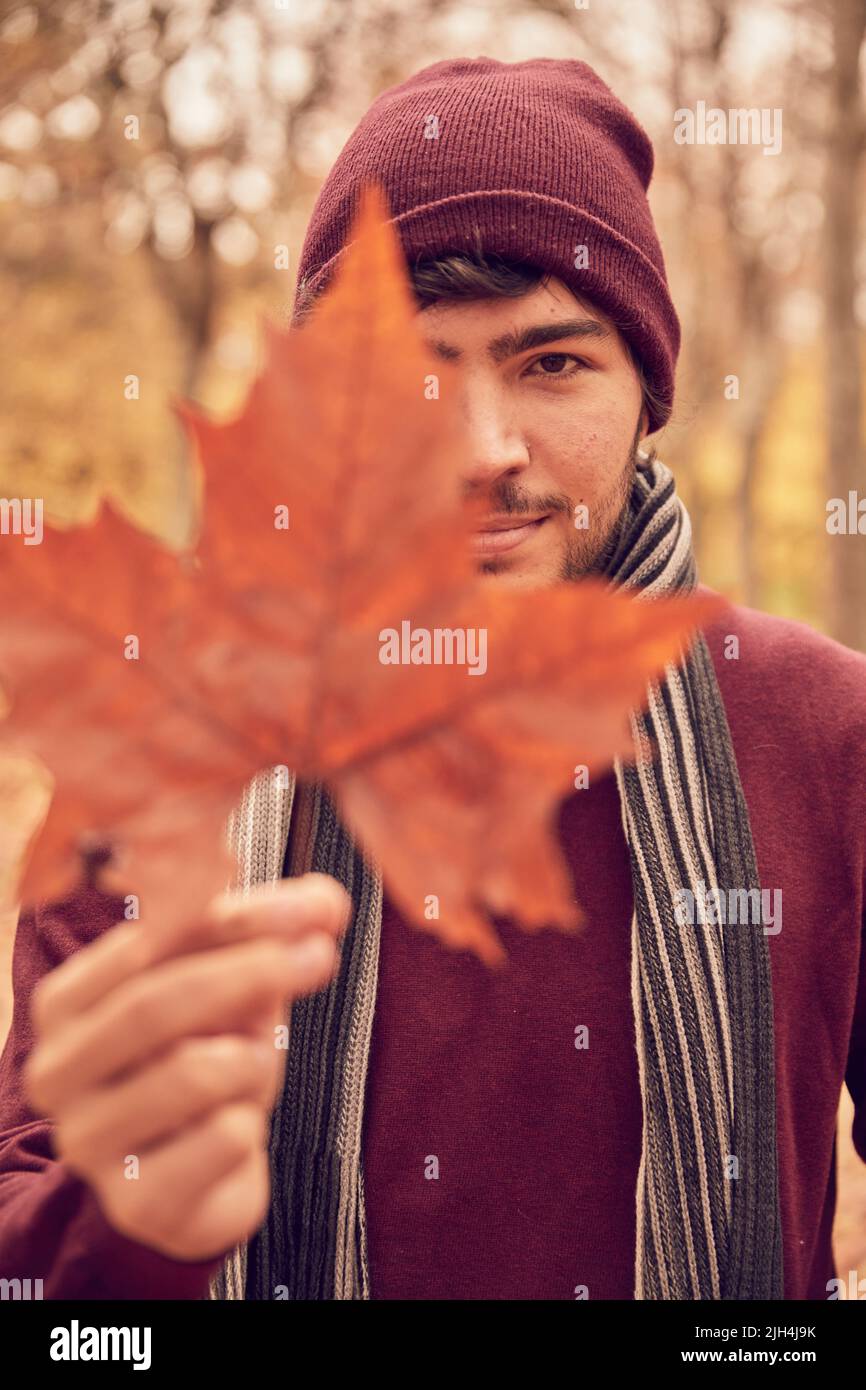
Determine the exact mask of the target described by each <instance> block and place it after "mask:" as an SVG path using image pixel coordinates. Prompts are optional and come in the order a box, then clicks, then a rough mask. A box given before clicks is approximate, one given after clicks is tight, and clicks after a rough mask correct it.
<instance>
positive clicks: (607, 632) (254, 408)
mask: <svg viewBox="0 0 866 1390" xmlns="http://www.w3.org/2000/svg"><path fill="white" fill-rule="evenodd" d="M386 218H387V211H386V209H385V206H384V203H383V201H382V197H381V195H380V194H379V193H378V192H377V191H376V190H370V191H369V192H368V194H367V196H366V198H365V199H364V202H363V205H362V207H361V210H360V213H359V216H358V219H357V221H356V224H355V227H354V229H353V232H354V240H353V241H352V242H351V244H350V246H349V247H348V249H347V250H346V252H345V254H344V256H343V257H342V258H341V259H342V264H341V267H340V270H339V272H338V273H337V275H336V277H335V280H334V283H333V284H332V286H331V287H330V288H329V289H328V291H327V293H326V294H325V295H324V296H323V297H322V299H321V301H320V303H319V304H318V305H317V308H316V311H315V313H314V314H313V315H312V317H311V319H310V321H309V322H308V323H307V324H306V325H305V326H304V327H303V328H302V329H300V330H298V329H295V330H291V331H288V332H286V331H282V330H278V329H276V328H272V327H271V328H268V330H267V362H266V365H265V367H264V370H263V371H262V373H261V375H260V376H259V377H258V379H257V380H256V381H255V382H254V384H253V386H252V388H251V390H250V393H249V396H248V399H247V401H246V404H245V406H244V409H243V410H242V411H241V413H240V414H239V415H238V416H237V418H236V419H234V420H232V421H230V422H228V423H217V422H214V421H212V420H210V419H208V418H207V417H206V416H205V415H203V414H202V413H201V412H200V411H198V410H196V409H194V408H192V407H190V406H184V407H182V408H181V413H182V416H183V418H184V420H185V423H186V425H187V427H188V429H189V431H190V434H191V436H192V438H193V440H194V442H195V446H196V451H197V454H198V457H199V460H200V463H201V466H202V468H203V470H204V474H205V489H204V504H203V514H202V518H201V523H200V529H199V534H198V537H197V544H196V549H195V553H194V554H192V553H177V552H173V551H171V550H169V549H168V548H167V547H165V546H164V545H162V544H160V543H159V542H158V541H156V540H153V539H152V538H150V537H148V536H146V535H144V534H142V533H140V532H138V531H136V530H135V529H134V528H133V527H131V526H130V525H128V524H127V523H126V522H125V521H124V520H123V519H122V518H121V517H120V516H119V515H118V514H117V513H116V512H115V511H114V510H113V509H112V508H110V507H108V506H105V507H103V509H102V511H101V512H100V514H99V515H98V517H97V518H96V520H95V521H94V522H93V523H92V524H91V525H90V526H85V527H80V528H77V529H75V530H72V531H60V530H55V529H53V528H49V529H48V530H47V531H46V533H45V538H44V541H43V543H42V544H41V545H39V546H33V547H27V546H24V545H22V544H21V543H20V542H17V543H15V542H16V541H17V538H9V537H6V538H4V539H3V543H2V546H0V603H2V604H3V609H4V617H3V620H2V623H0V668H2V669H0V673H2V676H3V679H4V681H5V684H6V688H7V690H8V692H9V693H10V695H11V698H12V705H11V713H10V715H9V718H8V723H7V732H8V733H10V734H13V735H15V737H16V739H17V741H18V743H19V745H22V744H23V745H24V746H26V747H27V748H29V749H31V750H32V751H34V752H35V753H37V754H38V756H39V757H40V758H41V759H42V760H43V761H44V763H45V764H46V765H47V766H48V767H49V768H50V770H51V772H52V774H53V775H54V778H55V783H56V787H55V794H54V800H53V802H52V805H51V808H50V811H49V814H48V817H47V820H46V824H45V826H44V829H43V831H42V833H41V835H40V836H39V838H38V841H37V843H36V846H35V849H34V850H33V853H32V856H31V858H30V861H29V864H28V866H27V870H26V873H25V877H24V882H23V884H22V894H23V896H24V898H25V900H30V899H32V898H34V897H41V898H46V897H48V898H50V897H53V896H55V895H56V894H58V893H59V892H62V891H64V890H65V889H67V888H68V887H69V885H70V882H71V881H72V880H74V878H75V876H76V875H77V874H78V873H79V872H80V855H81V844H82V835H83V834H84V833H85V832H86V833H87V834H89V835H90V836H91V837H95V838H96V839H97V840H98V839H100V838H102V839H106V840H109V841H110V842H111V844H112V846H114V847H115V850H117V849H118V848H119V849H120V850H121V851H122V854H120V855H119V856H118V855H117V854H116V855H115V860H114V861H113V862H112V863H111V864H110V865H109V866H107V869H106V870H105V872H104V877H103V882H104V884H105V886H106V887H109V888H113V889H115V890H116V891H119V892H135V893H136V895H137V896H138V897H139V900H140V905H141V913H142V916H143V917H144V918H145V919H146V920H147V921H148V923H149V924H153V926H154V927H158V925H159V924H160V923H164V924H166V925H170V924H171V923H173V922H175V921H177V920H178V919H180V918H183V917H185V916H186V915H188V914H189V913H190V912H192V911H195V910H196V909H197V908H200V907H201V906H202V904H203V903H204V901H205V900H206V898H207V897H208V896H209V895H210V893H211V892H213V891H216V890H217V889H219V888H220V887H222V886H223V884H224V882H225V881H226V879H227V877H228V873H229V868H230V866H229V864H228V862H227V857H226V854H225V850H224V848H223V834H222V831H223V825H224V821H225V817H226V815H227V814H228V812H229V810H230V809H231V807H232V805H233V804H234V803H235V801H236V799H237V797H238V795H239V793H240V790H241V789H242V787H243V785H244V784H245V783H246V781H247V780H248V779H249V778H250V777H251V776H252V775H253V774H254V773H255V772H257V771H259V770H260V769H261V768H263V767H268V766H273V765H275V764H276V765H279V764H284V765H286V766H289V767H291V768H292V769H293V770H294V771H295V772H296V773H297V774H298V776H299V777H302V778H307V779H313V778H320V779H322V780H325V781H326V782H327V783H328V785H329V787H330V788H331V790H332V791H333V793H334V795H335V798H336V801H337V803H338V806H339V808H340V810H341V814H342V815H343V816H344V818H345V820H346V823H347V824H348V826H349V828H350V829H351V830H352V831H353V833H354V834H355V835H356V837H357V839H358V841H359V843H360V845H361V847H362V848H363V849H364V851H365V852H366V853H367V854H368V855H370V856H371V857H372V858H373V859H375V860H376V861H378V863H379V864H380V865H381V867H382V870H383V873H384V876H385V880H386V883H387V885H388V888H389V891H390V893H391V895H392V897H393V899H394V901H395V902H396V904H397V905H398V907H399V908H400V910H401V911H402V912H403V914H404V915H405V916H406V917H407V918H408V919H409V920H410V921H412V922H414V923H416V924H418V925H421V926H424V927H425V928H427V929H429V930H432V931H434V932H436V933H437V934H438V935H439V936H440V937H441V938H442V939H443V940H444V941H445V942H447V943H448V944H449V945H451V946H453V947H463V948H471V949H474V950H476V951H477V952H478V953H479V954H480V955H481V956H482V957H483V958H484V959H486V960H488V961H489V962H491V963H494V962H497V961H500V960H501V959H502V958H503V952H502V947H501V944H500V942H499V939H498V937H497V935H496V933H495V931H494V929H493V927H492V925H491V922H490V915H491V914H499V915H510V916H513V917H514V918H515V919H517V920H518V921H520V922H521V923H522V924H523V925H524V926H525V927H526V928H528V929H537V928H539V927H542V926H544V925H555V926H559V927H561V928H562V929H565V930H573V929H575V928H576V926H577V925H578V923H579V920H580V914H579V911H578V909H577V905H576V903H575V901H574V892H573V886H572V884H571V880H570V876H569V872H568V869H567V866H566V865H565V863H564V861H563V859H562V856H561V853H560V850H559V846H558V843H557V841H556V836H555V833H554V821H555V812H556V809H557V806H558V804H559V802H560V801H561V800H562V798H563V796H564V795H565V794H566V793H567V792H568V791H569V790H570V788H571V786H572V778H573V769H574V767H575V765H576V764H586V765H587V766H588V768H589V769H590V772H591V773H592V772H593V771H597V770H599V769H601V768H604V767H606V766H609V765H610V764H611V762H612V761H613V759H614V758H615V757H618V756H627V755H628V754H629V752H630V751H631V740H630V735H629V723H628V713H629V711H630V710H631V709H632V708H633V707H635V706H639V705H641V704H642V703H643V702H644V699H645V696H646V686H647V681H648V680H650V679H652V678H655V677H656V676H658V675H659V674H660V673H661V672H662V671H663V668H664V667H665V665H666V664H667V663H668V662H670V661H672V660H674V659H676V658H677V657H678V655H679V654H680V651H681V646H682V643H683V641H684V640H685V639H686V638H687V636H688V634H689V633H690V632H691V631H692V630H693V629H694V628H696V627H697V626H699V625H700V624H701V623H702V622H703V621H704V620H705V619H706V618H707V617H708V616H709V614H710V613H713V612H715V611H716V610H717V608H718V606H719V600H717V599H696V598H687V597H680V598H672V599H666V600H658V601H654V602H651V603H641V602H636V601H635V600H634V599H633V598H631V597H629V596H627V595H626V594H624V593H621V592H617V591H616V590H614V589H612V588H611V587H610V586H608V585H605V584H603V583H601V582H600V581H595V582H591V581H584V582H581V583H577V584H575V583H562V584H558V585H556V586H553V587H551V588H547V589H543V590H540V591H534V592H526V591H515V590H511V589H500V588H497V587H496V585H495V584H491V583H490V582H483V581H482V580H481V579H480V577H479V576H478V574H477V572H476V570H475V567H474V565H473V561H472V556H471V550H470V545H469V538H470V535H471V532H472V523H473V516H472V511H471V509H470V508H469V507H468V506H467V505H466V503H465V501H464V500H463V495H462V489H461V485H460V478H461V462H462V460H463V458H464V457H465V448H466V443H465V436H464V433H463V428H462V424H461V419H460V412H459V409H458V405H457V400H458V393H457V390H456V389H455V388H456V373H455V372H454V369H453V368H449V366H448V364H443V363H441V362H438V361H434V359H433V358H432V357H431V355H430V353H429V350H428V349H427V347H426V346H425V344H424V343H423V341H422V339H421V337H420V335H419V333H418V331H417V327H416V324H415V319H416V313H417V310H416V307H415V304H414V301H413V299H412V295H411V291H410V287H409V283H408V278H407V275H406V270H405V264H404V262H403V258H402V253H401V251H400V247H399V243H398V241H397V239H396V236H395V234H394V232H393V230H392V229H391V227H390V226H389V225H388V224H387V221H386ZM434 372H435V375H436V376H437V377H438V379H439V383H440V389H439V392H438V395H436V394H435V393H434V399H429V398H428V397H429V395H430V394H431V393H428V392H425V383H426V382H428V381H429V379H430V375H431V373H434ZM404 623H408V624H409V625H410V629H411V631H414V632H424V633H427V634H434V633H443V632H446V631H447V632H451V633H452V634H453V633H457V632H463V633H466V632H468V631H470V630H471V631H474V632H475V633H482V632H483V633H484V634H485V637H486V654H487V655H486V670H485V671H484V673H483V674H478V675H477V676H476V678H475V679H472V678H471V677H469V669H468V667H467V665H466V664H465V663H464V664H461V663H460V662H454V661H452V662H449V661H448V660H447V658H446V659H443V660H442V661H440V662H439V663H435V662H434V663H427V662H418V663H412V662H411V661H410V662H408V663H407V662H404V661H398V662H397V663H396V664H385V663H384V662H383V660H382V659H381V653H382V643H383V634H384V633H385V632H387V631H388V630H393V631H395V632H402V631H403V624H404ZM404 654H405V653H404ZM431 896H435V898H436V899H438V904H439V917H438V919H436V920H432V921H428V920H426V918H425V917H424V906H425V902H426V901H429V899H430V897H431Z"/></svg>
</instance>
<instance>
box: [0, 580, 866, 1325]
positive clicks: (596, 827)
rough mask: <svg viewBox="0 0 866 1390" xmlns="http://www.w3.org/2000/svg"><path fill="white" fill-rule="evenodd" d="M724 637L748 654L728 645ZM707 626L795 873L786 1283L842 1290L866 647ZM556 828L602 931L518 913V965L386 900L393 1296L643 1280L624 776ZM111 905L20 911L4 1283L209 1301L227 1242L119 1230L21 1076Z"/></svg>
mask: <svg viewBox="0 0 866 1390" xmlns="http://www.w3.org/2000/svg"><path fill="white" fill-rule="evenodd" d="M728 633H736V634H737V635H738V636H739V639H740V655H739V659H738V660H727V659H725V657H724V655H723V650H724V638H725V636H726V634H728ZM706 636H707V639H708V642H709V645H710V650H711V652H712V656H713V660H714V663H715V668H716V674H717V676H718V680H719V685H720V688H721V691H722V695H723V698H724V702H725V707H726V709H727V713H728V719H729V722H730V725H731V730H732V734H733V741H734V747H735V751H736V755H737V760H738V764H739V768H740V775H741V778H742V782H743V788H744V791H745V795H746V800H747V803H748V806H749V811H750V817H751V823H752V832H753V837H754V841H755V849H756V854H757V860H758V869H759V872H760V877H761V883H762V885H763V887H764V888H769V889H771V890H772V889H775V888H779V889H781V890H782V907H783V913H782V930H781V932H780V933H779V934H778V935H769V936H768V938H767V939H768V941H769V946H770V958H771V968H772V978H773V997H774V1018H775V1039H776V1089H777V1102H776V1122H777V1127H778V1153H779V1172H780V1184H781V1207H782V1227H783V1237H784V1260H785V1297H786V1298H788V1299H803V1298H818V1299H825V1298H826V1297H827V1288H826V1285H827V1281H828V1280H829V1279H831V1278H833V1277H834V1276H835V1273H836V1271H835V1269H834V1264H833V1257H832V1251H831V1231H832V1223H833V1213H834V1205H835V1129H836V1114H837V1107H838V1102H839V1095H840V1090H841V1087H842V1084H843V1082H845V1081H847V1084H848V1087H849V1089H850V1091H851V1094H852V1097H853V1099H854V1102H855V1107H856V1108H855V1121H854V1142H855V1144H856V1146H857V1150H858V1152H859V1154H860V1156H861V1157H862V1158H863V1159H864V1161H866V952H864V951H863V949H862V941H863V927H864V915H866V914H864V898H866V817H864V806H866V658H864V657H863V656H860V655H857V654H855V653H853V652H850V651H848V650H847V649H846V648H843V647H840V646H839V645H838V644H836V643H833V642H830V641H828V640H827V639H825V638H823V637H821V636H819V635H818V634H816V633H814V632H812V631H811V630H810V629H808V628H806V627H803V626H802V625H800V624H796V623H790V622H784V621H782V620H780V619H776V618H772V617H768V616H767V615H764V614H760V613H756V612H753V611H751V610H749V609H744V608H735V609H734V610H732V611H730V612H728V613H726V614H724V615H723V617H722V619H721V620H720V621H719V622H718V623H717V624H716V625H715V626H714V627H712V628H709V629H708V630H707V633H706ZM560 825H561V831H562V836H563V842H564V846H565V849H566V852H567V854H568V858H569V862H570V864H571V866H572V870H573V874H574V881H575V887H576V891H577V894H578V896H579V899H580V901H581V903H582V904H583V906H584V908H585V910H586V913H587V918H588V920H587V926H586V929H585V931H584V934H583V935H582V937H580V938H567V937H564V936H560V935H557V934H556V933H553V932H545V933H543V934H542V935H540V936H538V937H536V938H532V937H529V936H524V935H523V934H522V933H521V932H520V931H518V930H515V929H508V930H507V931H506V933H505V937H506V944H507V947H508V951H509V957H510V959H509V964H508V968H507V970H506V971H505V972H503V973H502V974H501V975H494V974H492V973H491V972H489V971H488V970H486V968H485V967H483V966H482V965H481V964H480V963H479V962H478V961H477V960H475V959H474V957H472V956H469V955H467V954H465V953H460V954H453V953H451V952H448V951H446V950H445V949H444V948H443V947H441V946H440V945H439V944H438V943H437V942H436V941H435V940H433V939H432V938H431V937H428V936H426V935H425V934H423V933H421V932H417V931H415V930H412V929H411V928H409V927H407V926H406V924H405V923H404V922H403V921H402V920H401V919H400V917H399V916H398V915H397V913H396V912H395V911H394V909H393V907H392V905H391V904H390V903H389V902H388V901H387V899H386V904H385V914H384V922H383V936H382V957H381V974H380V984H379V994H378V1003H377V1010H376V1017H375V1022H374V1035H373V1049H372V1056H371V1062H370V1071H369V1077H368V1088H367V1108H366V1117H365V1129H364V1176H365V1190H366V1198H367V1216H368V1226H369V1242H370V1268H371V1280H372V1293H373V1297H374V1298H384V1299H393V1298H401V1297H403V1298H419V1299H435V1298H466V1299H479V1298H525V1299H539V1298H552V1299H573V1298H574V1296H575V1295H574V1290H575V1287H576V1286H577V1285H586V1286H587V1288H588V1292H589V1297H590V1298H591V1299H615V1298H622V1299H627V1298H631V1296H632V1291H633V1277H634V1261H635V1189H636V1185H637V1169H638V1162H639V1158H640V1141H641V1119H642V1108H641V1098H640V1088H639V1083H638V1071H637V1056H636V1052H635V1046H634V1025H633V1018H632V1005H631V998H630V992H629V946H630V943H629V926H630V919H631V911H632V897H631V878H630V871H629V862H628V853H627V850H626V846H625V842H624V839H623V834H622V826H621V820H620V809H619V798H618V794H617V789H616V784H615V781H614V779H613V776H612V775H608V776H606V777H604V778H601V779H599V780H598V781H597V782H596V784H595V785H594V786H592V787H591V788H589V789H588V790H586V791H581V792H576V793H574V794H573V795H572V796H571V797H570V798H569V800H568V801H566V803H565V804H564V806H563V809H562V813H561V818H560ZM111 920H112V918H111V915H110V913H109V912H108V911H107V907H106V900H104V899H101V898H99V897H98V896H96V895H90V897H89V898H87V897H82V898H79V899H77V900H76V901H74V902H71V903H67V904H65V905H61V906H60V907H54V908H51V909H41V910H40V911H39V912H38V913H37V914H36V917H35V920H34V918H33V915H32V914H26V915H24V916H23V917H22V920H21V923H20V925H19V929H18V938H17V940H16V948H15V959H14V987H15V1007H14V1015H13V1022H12V1029H11V1033H10V1036H9V1040H8V1042H7V1046H6V1048H5V1050H4V1053H3V1056H2V1059H0V1277H7V1278H14V1277H16V1276H17V1277H19V1278H24V1277H27V1276H28V1275H29V1276H30V1277H32V1278H36V1277H42V1278H43V1279H44V1281H45V1284H44V1293H45V1296H46V1297H49V1298H52V1297H53V1298H59V1297H92V1298H108V1297H136V1296H137V1297H176V1298H193V1297H200V1296H202V1295H203V1294H205V1293H206V1288H207V1279H208V1276H209V1274H210V1273H211V1272H212V1271H213V1270H214V1269H216V1268H217V1266H218V1264H219V1261H218V1260H211V1261H207V1262H204V1263H201V1264H195V1265H193V1264H183V1263H180V1262H177V1261H173V1260H170V1259H167V1258H164V1257H163V1256H160V1255H158V1254H156V1253H155V1252H154V1251H150V1250H148V1249H146V1248H145V1247H143V1246H140V1245H138V1244H136V1243H135V1242H131V1241H128V1240H126V1239H125V1238H124V1237H122V1236H120V1235H118V1234H116V1233H114V1232H113V1231H112V1229H111V1227H110V1226H109V1225H108V1223H107V1222H106V1221H105V1220H104V1219H103V1217H102V1215H101V1213H100V1211H99V1207H98V1205H97V1203H96V1201H95V1198H94V1197H93V1195H92V1194H91V1193H90V1192H89V1190H88V1189H87V1188H86V1187H85V1185H84V1184H83V1183H81V1182H80V1181H79V1180H78V1179H77V1178H75V1177H74V1176H73V1175H72V1174H70V1173H68V1172H67V1171H66V1170H65V1168H64V1165H63V1164H62V1163H61V1162H58V1161H57V1160H56V1159H54V1157H53V1155H52V1152H51V1147H50V1126H49V1125H48V1123H47V1122H43V1121H39V1120H34V1119H33V1118H32V1116H31V1115H30V1114H29V1113H28V1112H27V1110H26V1107H25V1105H24V1101H23V1098H22V1095H21V1088H20V1077H19V1069H20V1065H21V1061H22V1059H23V1057H24V1056H25V1055H26V1052H27V1051H28V1049H29V1047H30V1045H31V1042H32V1039H31V1037H30V1034H29V1030H28V1022H27V1000H28V997H29V993H30V990H31V989H32V986H33V983H34V982H35V980H36V979H37V978H38V977H39V976H40V975H41V974H42V973H43V972H44V971H45V970H47V969H50V968H51V967H52V966H53V965H55V964H57V963H59V961H60V960H62V959H63V958H64V956H65V955H66V954H68V952H69V951H71V950H74V949H75V948H76V947H77V946H78V945H80V944H82V943H83V942H84V941H86V940H89V939H91V938H92V937H93V936H95V935H97V934H98V932H99V931H101V930H103V929H104V928H105V927H106V926H107V925H108V924H109V922H110V921H111ZM579 1025H585V1027H586V1028H587V1029H588V1031H589V1046H588V1047H587V1048H582V1049H580V1050H578V1049H576V1048H575V1045H574V1043H575V1029H576V1028H577V1027H578V1026H579ZM434 1158H435V1160H436V1161H437V1162H438V1177H426V1176H425V1173H428V1172H431V1171H433V1169H434V1164H433V1163H432V1160H433V1159H434ZM840 1273H841V1274H842V1277H843V1278H847V1271H840Z"/></svg>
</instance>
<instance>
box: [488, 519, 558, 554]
mask: <svg viewBox="0 0 866 1390" xmlns="http://www.w3.org/2000/svg"><path fill="white" fill-rule="evenodd" d="M546 520H547V514H545V515H544V516H539V517H531V518H529V520H525V521H521V522H518V523H515V520H514V518H513V517H507V518H506V517H503V518H501V519H496V520H492V521H490V522H488V524H487V525H486V526H485V527H484V528H483V529H482V530H480V531H476V532H475V533H474V535H473V537H472V548H473V550H474V551H475V553H476V555H494V554H496V555H499V554H501V553H502V552H503V551H505V550H514V548H515V547H516V546H518V545H523V544H524V542H525V541H528V540H529V539H530V538H531V537H532V536H534V535H535V533H536V531H540V530H541V527H542V526H543V525H544V523H545V521H546Z"/></svg>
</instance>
